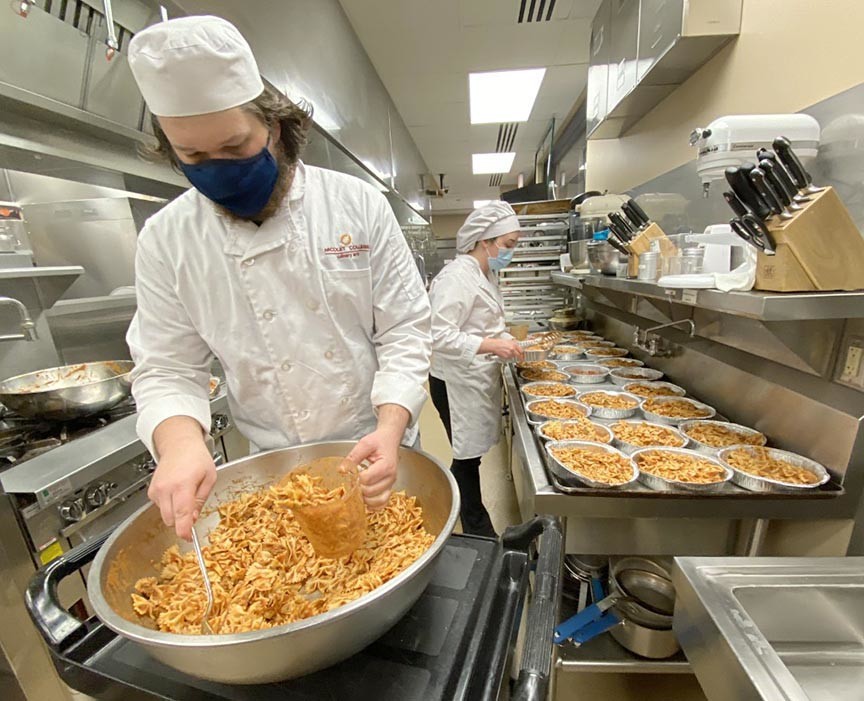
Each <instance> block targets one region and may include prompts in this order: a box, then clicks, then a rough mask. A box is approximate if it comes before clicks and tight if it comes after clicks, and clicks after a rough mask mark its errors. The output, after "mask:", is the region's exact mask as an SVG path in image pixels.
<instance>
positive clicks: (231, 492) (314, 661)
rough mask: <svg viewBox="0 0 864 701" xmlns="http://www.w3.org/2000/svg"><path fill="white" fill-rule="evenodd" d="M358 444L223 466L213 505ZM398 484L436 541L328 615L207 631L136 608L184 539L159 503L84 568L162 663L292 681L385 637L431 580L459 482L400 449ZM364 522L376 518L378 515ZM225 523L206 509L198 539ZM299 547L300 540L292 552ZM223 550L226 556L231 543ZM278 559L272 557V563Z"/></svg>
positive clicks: (106, 603) (103, 601)
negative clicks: (138, 590) (165, 625)
mask: <svg viewBox="0 0 864 701" xmlns="http://www.w3.org/2000/svg"><path fill="white" fill-rule="evenodd" d="M353 446H354V443H353V441H339V442H329V443H313V444H309V445H303V446H298V447H294V448H285V449H281V450H273V451H269V452H264V453H258V454H256V455H252V456H249V457H246V458H243V459H241V460H236V461H234V462H231V463H228V464H227V465H224V466H221V467H219V468H218V469H217V473H216V474H217V478H216V484H215V486H214V488H213V492H212V494H211V496H210V498H209V499H208V502H207V507H215V506H226V505H228V504H230V503H233V502H235V501H236V500H237V499H238V497H241V496H242V495H247V494H250V493H254V492H257V491H259V490H261V489H264V488H267V487H268V486H270V485H272V484H274V483H275V482H278V481H279V480H281V479H282V478H283V477H284V476H285V475H286V474H288V473H289V472H292V471H293V470H294V469H296V468H298V467H300V466H303V465H306V464H309V463H310V462H313V461H315V460H318V459H320V458H325V457H332V456H344V455H347V454H348V452H349V451H350V450H351V448H352V447H353ZM393 489H394V492H398V491H403V492H404V493H405V495H406V497H412V498H415V499H416V503H417V506H419V507H420V509H421V510H422V514H421V515H420V516H419V518H420V519H421V521H420V523H422V527H423V528H424V529H425V531H427V532H428V534H430V535H431V536H432V537H433V539H432V542H431V545H429V546H428V549H426V550H425V551H424V552H422V554H420V555H419V557H417V558H416V559H415V560H414V561H413V562H412V563H411V564H409V565H408V566H407V567H405V568H404V569H402V570H401V571H399V572H398V574H395V576H392V578H390V579H388V580H387V581H385V582H384V583H383V584H382V583H380V582H369V583H368V587H365V586H364V590H365V591H366V593H363V594H362V595H360V596H359V597H358V598H354V599H353V600H347V601H346V602H345V603H337V605H335V606H334V607H332V608H329V610H325V611H324V612H321V613H317V614H315V615H312V616H309V617H306V618H300V619H298V620H295V621H293V622H291V623H287V624H285V625H276V626H273V627H270V628H262V629H260V630H249V631H246V632H235V633H225V634H216V635H201V634H180V633H173V632H167V631H163V630H156V629H154V625H153V623H152V621H151V620H150V619H149V618H146V617H145V616H142V615H139V614H138V613H137V612H136V610H135V607H134V606H133V599H132V593H133V592H134V591H135V586H136V583H137V582H140V581H141V580H142V579H146V578H154V577H157V576H158V575H159V564H160V562H161V561H162V558H163V554H164V553H165V551H166V550H169V549H170V548H172V547H173V546H177V545H178V539H177V537H176V535H175V534H174V529H173V528H169V527H167V526H165V525H164V524H163V523H162V518H161V516H160V513H159V509H158V507H157V506H156V505H155V504H149V505H147V506H144V507H142V508H141V509H139V510H138V511H137V512H135V513H134V514H133V515H132V516H130V517H129V518H128V519H127V520H126V521H124V522H123V523H122V524H121V525H120V526H118V527H117V529H116V530H115V531H114V533H113V534H112V535H111V537H110V538H109V539H108V540H107V541H106V542H105V544H104V545H103V546H102V548H101V549H100V551H99V553H98V554H97V556H96V558H95V560H94V561H93V565H92V567H91V568H90V572H89V574H88V579H87V593H88V596H89V598H90V601H91V603H92V605H93V609H94V611H95V613H96V615H97V616H99V618H100V619H101V620H102V621H103V622H104V623H105V625H106V626H107V627H108V628H110V629H111V630H113V631H115V632H116V633H118V634H119V635H121V636H123V637H124V638H127V639H129V640H132V641H133V642H135V643H137V644H138V645H140V646H142V647H143V648H144V649H145V650H146V651H147V652H148V653H149V654H150V655H152V656H153V657H155V658H156V659H157V660H159V661H160V662H162V663H164V664H166V665H168V666H170V667H173V668H174V669H177V670H180V671H181V672H184V673H186V674H189V675H192V676H194V677H199V678H202V679H209V680H212V681H218V682H223V683H229V684H252V683H265V682H273V681H280V680H283V679H291V678H294V677H298V676H302V675H305V674H309V673H311V672H314V671H316V670H319V669H323V668H325V667H329V666H330V665H332V664H335V663H336V662H339V661H340V660H343V659H345V658H347V657H350V656H351V655H353V654H354V653H356V652H358V651H359V650H361V649H363V648H364V647H366V646H367V645H368V644H369V643H371V642H372V641H374V640H376V639H377V638H379V637H380V636H381V635H383V634H384V633H385V632H386V631H387V630H389V629H390V628H391V627H392V626H393V625H394V624H395V623H396V622H397V621H398V620H399V619H400V618H402V616H403V615H404V614H405V613H406V612H407V611H408V609H409V608H411V606H412V605H413V604H414V602H415V601H416V600H417V599H418V598H419V596H420V595H421V594H422V593H423V590H424V589H425V588H426V586H427V585H428V583H429V581H430V579H431V577H432V574H433V565H434V563H435V561H436V560H437V558H438V556H439V555H440V554H441V552H442V551H443V549H444V546H445V544H446V541H447V539H448V538H449V536H450V534H451V532H452V531H453V527H454V525H455V524H456V519H457V517H458V515H459V492H458V489H457V487H456V482H455V480H454V479H453V477H452V475H451V474H450V471H449V470H448V469H447V468H445V467H444V466H443V465H441V464H440V463H439V462H438V461H437V460H435V459H434V458H432V457H431V456H429V455H427V454H425V453H422V452H420V451H416V450H411V449H408V448H401V449H400V451H399V470H398V475H397V478H396V484H395V485H394V487H393ZM280 508H281V507H280ZM388 508H389V506H388ZM274 516H275V515H274ZM367 518H368V519H370V522H371V520H372V517H370V516H368V515H367ZM221 519H222V517H221V516H220V514H219V513H218V512H216V511H213V510H211V509H208V510H205V511H204V512H203V513H202V516H201V518H200V519H199V521H198V523H197V524H196V529H197V532H198V534H199V535H200V536H201V541H202V545H204V546H208V545H210V543H209V535H208V534H209V533H210V532H211V531H215V528H216V526H217V524H218V523H219V522H220V520H221ZM296 543H297V541H295V544H296ZM301 545H302V544H296V545H295V548H298V549H299V548H300V547H301ZM179 546H180V554H181V555H184V554H185V553H186V552H187V551H188V550H189V549H190V546H189V544H187V543H179ZM237 547H240V546H239V545H238V546H237ZM205 551H206V547H205ZM222 552H223V555H225V554H230V553H231V549H230V548H228V549H224V550H223V551H222ZM259 554H260V556H261V561H260V562H258V561H257V560H256V565H254V566H253V567H251V568H249V569H250V570H251V569H256V572H248V575H249V576H250V577H251V576H253V575H254V578H253V579H254V581H253V582H252V583H253V584H255V585H256V586H258V585H259V584H266V576H267V569H268V555H267V553H263V552H262V553H259ZM373 556H375V555H373ZM210 557H211V560H210V562H211V563H212V556H210ZM352 557H353V556H352ZM207 558H208V555H206V554H205V560H206V559H207ZM336 562H342V561H336ZM277 564H278V563H275V562H272V561H271V562H270V565H271V567H273V568H275V567H276V565H277ZM208 569H212V565H210V566H209V567H208ZM219 576H220V574H219V572H217V571H213V572H211V579H213V580H214V584H215V586H216V588H218V587H219ZM200 581H201V580H200V579H198V580H197V583H199V586H197V587H195V586H193V587H191V588H190V591H189V595H190V596H192V597H195V596H197V597H198V598H200V597H201V596H203V587H201V586H200ZM295 593H296V594H297V595H298V596H301V597H303V598H304V599H306V600H307V601H310V600H314V596H315V592H310V591H308V590H306V591H305V593H304V592H303V591H299V592H295ZM192 603H193V602H191V601H190V606H191V605H192ZM197 603H198V605H200V602H197ZM193 608H194V607H193ZM216 613H218V612H217V611H215V610H214V614H216ZM196 622H198V623H199V625H200V622H199V621H197V620H196Z"/></svg>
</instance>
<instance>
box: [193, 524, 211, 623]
mask: <svg viewBox="0 0 864 701" xmlns="http://www.w3.org/2000/svg"><path fill="white" fill-rule="evenodd" d="M192 547H193V548H195V557H196V558H197V559H198V569H200V570H201V577H202V578H203V579H204V591H206V592H207V607H206V608H205V609H204V615H203V616H202V617H201V634H202V635H214V631H213V629H212V628H211V627H210V623H209V622H208V620H207V619H208V618H210V612H211V611H212V610H213V587H211V586H210V577H209V576H208V574H207V565H205V564H204V553H203V552H201V543H199V542H198V534H197V533H196V532H195V526H192Z"/></svg>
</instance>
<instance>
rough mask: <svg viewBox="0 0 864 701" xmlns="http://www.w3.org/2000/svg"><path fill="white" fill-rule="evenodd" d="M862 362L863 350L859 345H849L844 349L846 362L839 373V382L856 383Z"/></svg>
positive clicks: (863, 357)
mask: <svg viewBox="0 0 864 701" xmlns="http://www.w3.org/2000/svg"><path fill="white" fill-rule="evenodd" d="M862 360H864V348H862V347H861V346H859V345H850V346H849V347H848V348H847V349H846V360H845V362H844V364H843V371H842V372H841V373H840V381H841V382H852V383H855V382H857V381H858V374H859V372H860V371H861V361H862Z"/></svg>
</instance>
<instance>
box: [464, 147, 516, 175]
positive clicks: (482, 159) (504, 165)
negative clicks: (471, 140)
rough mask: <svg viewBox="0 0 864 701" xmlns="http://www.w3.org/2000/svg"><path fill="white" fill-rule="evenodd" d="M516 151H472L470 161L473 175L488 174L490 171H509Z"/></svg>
mask: <svg viewBox="0 0 864 701" xmlns="http://www.w3.org/2000/svg"><path fill="white" fill-rule="evenodd" d="M514 158H516V153H515V151H514V152H511V153H473V154H471V161H472V165H473V172H474V175H489V174H491V173H509V172H510V169H511V168H512V167H513V159H514Z"/></svg>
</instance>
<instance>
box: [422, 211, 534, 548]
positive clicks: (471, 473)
mask: <svg viewBox="0 0 864 701" xmlns="http://www.w3.org/2000/svg"><path fill="white" fill-rule="evenodd" d="M518 240H519V221H518V219H517V218H516V214H515V213H514V211H513V208H512V207H511V206H510V205H509V204H507V203H506V202H492V203H490V204H488V205H486V206H484V207H481V208H479V209H477V210H475V211H474V212H472V213H471V215H470V216H469V217H468V219H467V220H466V222H465V224H464V225H463V226H462V228H460V229H459V232H458V234H457V237H456V247H457V250H458V251H459V252H460V253H461V254H462V255H459V256H458V257H457V258H456V259H455V260H454V261H452V262H451V263H449V264H448V265H446V266H445V267H444V269H443V270H442V271H441V272H440V273H439V274H438V276H437V277H436V278H435V280H434V281H433V283H432V287H431V288H430V290H429V296H430V299H431V301H432V370H431V377H430V379H429V383H430V391H431V394H432V400H433V402H434V403H435V407H436V408H437V409H438V413H439V415H440V416H441V420H442V422H443V423H444V428H445V429H446V430H447V435H448V438H449V439H450V442H451V444H452V446H453V464H452V465H451V470H452V472H453V476H454V477H455V478H456V481H457V483H458V484H459V491H460V495H461V498H462V504H461V518H462V529H463V530H464V531H465V532H466V533H475V534H478V535H489V536H494V535H495V531H494V529H493V527H492V522H491V520H490V518H489V513H488V511H487V510H486V508H485V506H484V505H483V501H482V497H481V493H480V472H479V469H480V459H481V458H482V456H483V455H484V454H485V453H486V452H487V451H488V450H489V449H490V448H492V446H494V445H495V444H496V443H497V442H498V438H499V435H500V432H501V391H502V389H501V365H500V362H499V359H503V360H512V359H515V358H518V357H521V354H522V350H521V347H520V346H519V344H518V343H517V342H516V341H514V340H513V338H512V336H510V334H508V333H507V331H506V324H505V321H504V303H503V300H502V299H501V293H500V291H499V290H498V284H497V279H496V277H495V271H496V270H500V269H501V268H503V267H504V266H506V265H507V264H508V263H509V262H510V259H511V258H512V256H513V250H514V249H515V247H516V243H517V241H518Z"/></svg>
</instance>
